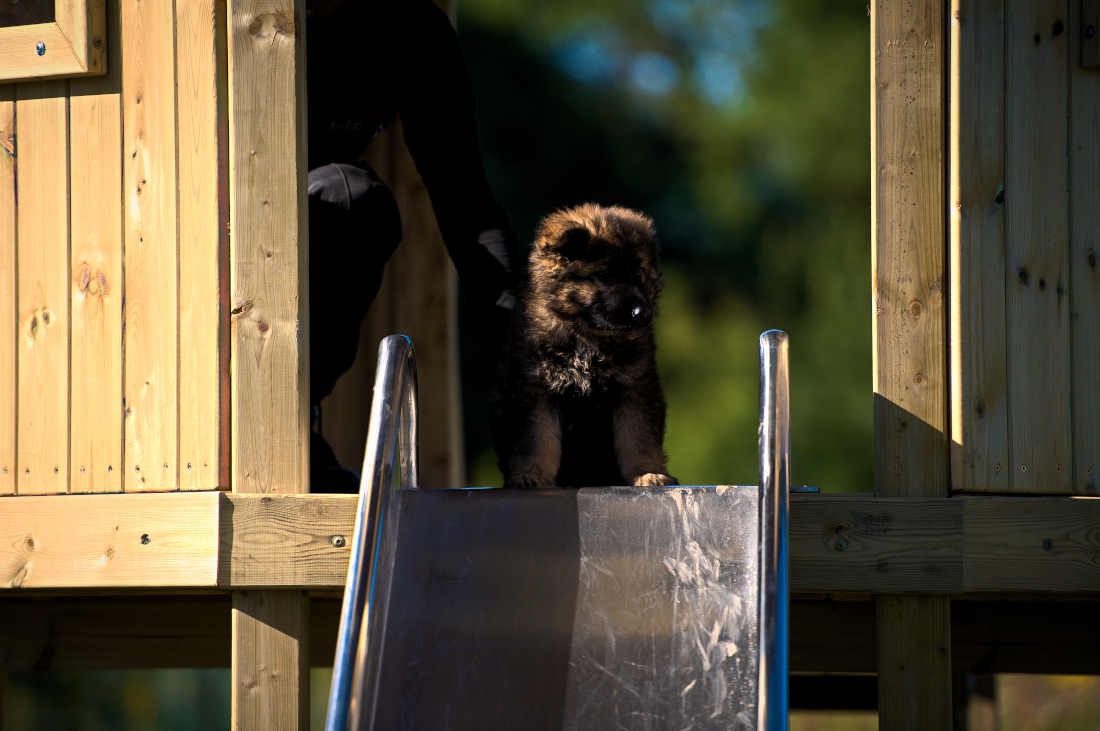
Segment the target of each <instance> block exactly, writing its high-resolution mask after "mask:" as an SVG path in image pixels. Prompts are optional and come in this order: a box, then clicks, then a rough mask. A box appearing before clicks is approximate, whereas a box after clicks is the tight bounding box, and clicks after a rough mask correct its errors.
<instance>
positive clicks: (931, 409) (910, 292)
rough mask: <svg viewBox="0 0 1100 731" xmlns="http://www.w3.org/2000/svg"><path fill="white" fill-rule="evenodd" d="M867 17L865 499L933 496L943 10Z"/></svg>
mask: <svg viewBox="0 0 1100 731" xmlns="http://www.w3.org/2000/svg"><path fill="white" fill-rule="evenodd" d="M871 9H872V23H871V25H872V34H873V39H872V53H873V54H874V57H873V59H872V61H873V63H872V84H871V90H872V91H871V93H872V115H873V121H872V125H871V134H872V140H871V146H872V147H871V149H872V153H871V154H872V176H873V184H872V186H871V195H872V237H873V239H874V240H873V244H872V274H873V281H872V288H873V292H872V295H873V298H874V308H875V309H874V313H875V315H874V322H875V327H874V368H873V373H874V392H875V490H876V491H877V492H879V493H880V494H883V495H886V494H889V495H893V496H918V495H923V496H927V495H938V494H943V493H944V491H945V490H946V488H947V485H946V483H947V461H946V458H947V443H946V439H945V434H946V431H947V421H946V406H947V374H946V348H945V337H944V336H945V324H946V323H945V316H946V309H945V301H944V297H945V293H944V284H945V281H944V276H945V262H944V250H945V246H944V240H945V239H944V217H943V210H944V180H943V176H944V174H945V171H946V167H945V166H946V160H945V157H944V149H943V135H944V116H943V104H942V101H943V98H944V69H943V58H942V56H943V49H944V38H943V28H942V19H943V7H942V3H941V2H940V1H939V0H925V1H924V2H919V3H914V4H913V7H912V8H911V9H910V8H909V6H906V7H902V6H899V5H896V4H894V3H886V2H875V3H872V6H871ZM929 490H931V492H929Z"/></svg>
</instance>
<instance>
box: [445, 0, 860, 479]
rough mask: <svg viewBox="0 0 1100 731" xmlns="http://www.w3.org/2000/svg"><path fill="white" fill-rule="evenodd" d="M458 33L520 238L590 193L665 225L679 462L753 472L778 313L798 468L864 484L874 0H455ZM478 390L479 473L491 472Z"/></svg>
mask: <svg viewBox="0 0 1100 731" xmlns="http://www.w3.org/2000/svg"><path fill="white" fill-rule="evenodd" d="M459 31H460V35H461V37H462V39H463V45H464V50H465V52H466V55H467V59H468V61H469V63H470V67H471V75H472V77H473V83H474V90H475V96H476V98H477V104H478V123H479V129H480V132H481V137H482V144H483V148H484V152H485V159H486V165H487V169H488V171H489V175H490V180H491V183H492V184H493V187H494V190H495V191H496V193H497V194H498V196H499V198H500V199H501V202H502V204H503V205H504V206H505V209H506V210H507V211H508V212H509V214H510V216H511V217H512V222H513V225H514V227H515V229H516V232H517V235H518V236H519V237H520V239H521V240H522V241H526V240H529V239H530V237H531V233H532V231H533V230H534V227H535V224H536V222H537V221H538V219H539V218H540V217H541V216H543V215H545V214H546V213H548V212H549V211H552V210H554V209H556V208H559V207H562V206H567V205H572V204H575V203H579V202H582V201H587V200H594V201H597V202H602V203H616V204H622V205H627V206H632V207H636V208H639V209H641V210H644V211H646V212H647V213H649V214H650V215H651V216H652V217H653V218H654V219H655V221H656V223H657V227H658V231H659V233H660V235H661V238H662V245H663V257H664V267H665V271H666V280H667V284H666V290H665V295H664V296H663V301H662V304H661V312H660V318H659V321H658V349H659V360H660V367H661V371H662V379H663V381H664V386H665V390H666V397H667V400H668V402H669V420H668V435H667V439H666V449H667V451H668V453H669V456H670V462H671V465H670V466H671V470H672V472H673V474H675V475H677V477H679V478H680V480H681V481H682V482H684V483H688V484H713V483H742V484H743V483H750V484H755V482H756V481H757V477H756V469H757V468H756V419H757V415H756V413H757V398H758V396H757V390H758V365H757V363H758V360H757V358H758V355H757V352H758V351H757V335H758V334H759V332H761V331H762V330H764V329H767V328H769V327H775V328H780V329H783V330H786V331H788V332H789V333H790V335H791V372H792V384H791V392H792V419H793V428H792V431H793V437H792V441H793V447H792V449H793V458H792V459H793V478H794V480H795V482H796V484H797V483H805V484H812V485H818V486H820V487H822V488H823V489H824V490H828V491H857V490H869V489H870V487H871V403H872V401H871V312H870V185H869V170H870V157H869V147H870V145H869V139H870V133H869V107H868V105H869V93H870V92H869V87H868V83H869V73H868V64H869V53H870V51H869V32H868V21H867V13H866V6H865V4H864V3H862V2H858V3H857V2H846V3H835V2H834V3H827V2H824V1H821V0H777V1H775V2H765V1H764V0H647V1H646V2H644V3H638V2H627V1H626V0H613V1H608V2H601V3H592V2H584V1H581V0H555V2H553V3H547V4H538V5H532V4H530V3H524V2H519V1H518V0H462V1H461V3H460V12H459ZM470 326H471V327H476V324H473V323H471V324H470ZM480 401H481V399H480V398H479V394H470V393H468V394H467V398H466V405H467V408H466V411H467V434H468V461H469V464H470V465H471V469H470V471H471V480H472V482H473V483H475V484H500V483H499V481H500V476H499V473H497V472H496V469H495V466H494V465H493V460H492V457H491V455H490V454H488V449H489V447H488V442H487V440H486V439H485V437H484V428H483V426H482V424H481V422H482V421H483V419H484V414H483V412H482V411H481V407H480V406H479V402H480Z"/></svg>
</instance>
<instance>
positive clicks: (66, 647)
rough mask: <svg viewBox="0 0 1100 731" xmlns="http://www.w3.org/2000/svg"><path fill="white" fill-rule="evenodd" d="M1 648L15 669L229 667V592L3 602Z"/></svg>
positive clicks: (26, 598)
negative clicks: (215, 594)
mask: <svg viewBox="0 0 1100 731" xmlns="http://www.w3.org/2000/svg"><path fill="white" fill-rule="evenodd" d="M0 615H2V616H3V617H4V618H5V622H4V623H3V624H2V625H0V647H2V648H3V650H4V653H5V656H4V666H5V667H6V668H9V669H11V670H14V671H27V670H34V671H37V672H44V671H64V670H123V669H125V670H134V669H143V668H149V669H155V668H215V667H220V668H224V667H229V643H228V642H226V641H225V638H226V637H228V636H229V597H228V596H222V595H217V596H188V595H183V596H181V595H175V596H139V595H133V594H126V595H117V596H85V597H44V596H42V595H40V594H30V593H27V592H23V593H22V594H20V595H19V596H18V597H14V598H13V597H11V596H10V595H9V596H5V597H3V598H2V599H0Z"/></svg>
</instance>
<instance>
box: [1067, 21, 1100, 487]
mask: <svg viewBox="0 0 1100 731" xmlns="http://www.w3.org/2000/svg"><path fill="white" fill-rule="evenodd" d="M1070 5H1071V11H1070V14H1069V17H1070V19H1071V23H1070V29H1069V32H1068V35H1069V37H1070V43H1071V46H1077V45H1081V44H1083V43H1084V42H1085V39H1084V38H1083V36H1084V33H1083V32H1082V30H1083V29H1081V28H1079V27H1074V25H1073V23H1072V20H1073V19H1076V18H1082V17H1084V15H1083V12H1082V13H1079V12H1076V10H1077V9H1078V8H1084V7H1085V6H1086V5H1088V6H1090V12H1091V18H1092V19H1091V20H1090V21H1089V22H1091V23H1093V28H1094V33H1093V39H1092V44H1093V47H1094V48H1096V47H1100V40H1098V39H1097V36H1100V2H1090V1H1089V0H1073V1H1072V2H1071V4H1070ZM1076 57H1077V54H1076V53H1071V58H1076ZM1097 61H1098V65H1100V55H1098V57H1097ZM1070 98H1071V109H1072V116H1071V117H1070V140H1069V143H1070V155H1069V166H1070V168H1069V170H1070V186H1069V195H1070V235H1071V239H1070V288H1069V291H1070V312H1071V315H1070V327H1071V328H1072V330H1071V334H1072V339H1073V364H1072V370H1073V403H1072V406H1071V410H1072V412H1073V481H1072V487H1073V492H1075V493H1086V494H1093V495H1095V494H1098V493H1100V270H1098V268H1097V263H1096V260H1097V257H1098V256H1100V141H1098V140H1097V135H1096V130H1098V129H1100V73H1097V72H1096V71H1095V70H1094V71H1091V72H1089V71H1085V70H1084V69H1082V68H1080V67H1077V66H1075V65H1074V66H1071V71H1070Z"/></svg>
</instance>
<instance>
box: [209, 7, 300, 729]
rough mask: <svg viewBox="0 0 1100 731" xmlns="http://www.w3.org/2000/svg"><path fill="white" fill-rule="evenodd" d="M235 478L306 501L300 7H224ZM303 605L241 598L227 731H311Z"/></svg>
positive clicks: (274, 594) (249, 595)
mask: <svg viewBox="0 0 1100 731" xmlns="http://www.w3.org/2000/svg"><path fill="white" fill-rule="evenodd" d="M226 10H227V11H228V34H227V40H228V83H227V89H228V108H229V212H230V221H231V231H232V239H231V247H230V287H231V292H230V301H231V307H232V312H231V314H232V316H233V321H232V326H231V327H232V329H231V331H230V338H231V348H232V357H231V364H232V366H231V367H232V370H231V373H230V388H231V396H230V398H231V410H232V411H231V421H232V431H231V434H232V436H231V441H232V461H231V465H230V478H231V481H232V487H233V490H234V492H238V493H294V492H305V491H306V490H308V475H309V453H308V449H309V400H308V398H309V395H308V394H309V369H308V363H307V362H306V354H307V353H308V344H309V340H308V337H309V335H308V323H309V317H308V315H309V308H308V302H307V300H306V297H307V281H308V277H306V272H307V271H308V269H307V268H306V267H307V266H308V262H307V256H306V254H307V248H306V225H305V216H306V210H307V209H306V200H305V190H306V186H305V175H306V165H305V66H304V50H305V49H304V43H305V34H304V28H305V25H304V24H305V2H304V0H228V3H227V8H226ZM308 622H309V604H308V602H307V601H306V599H305V595H304V594H303V593H302V592H300V591H284V592H279V591H257V592H243V591H238V592H234V593H233V610H232V642H233V649H232V667H231V675H232V679H233V680H232V684H233V685H232V687H233V690H232V705H233V710H232V728H233V729H235V730H236V729H242V730H245V731H251V730H255V731H261V730H262V729H272V728H280V729H283V728H285V729H293V728H308V724H309V702H308V701H309V696H308V690H309V672H308V658H309V654H308V649H309V648H308V641H307V640H308V636H307V634H308V633H307V628H308Z"/></svg>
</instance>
